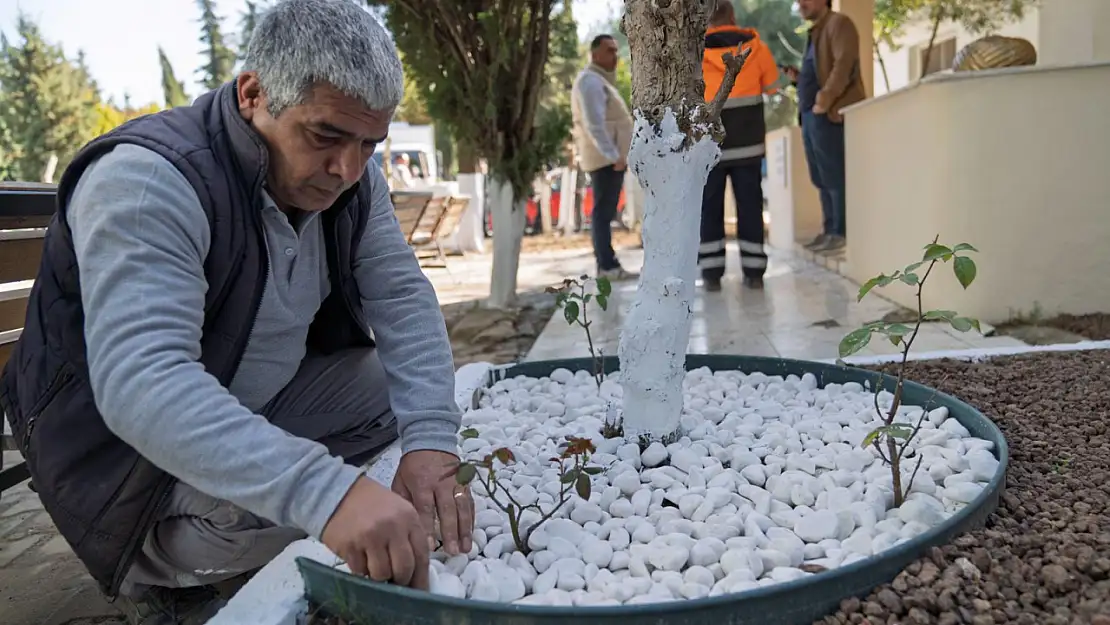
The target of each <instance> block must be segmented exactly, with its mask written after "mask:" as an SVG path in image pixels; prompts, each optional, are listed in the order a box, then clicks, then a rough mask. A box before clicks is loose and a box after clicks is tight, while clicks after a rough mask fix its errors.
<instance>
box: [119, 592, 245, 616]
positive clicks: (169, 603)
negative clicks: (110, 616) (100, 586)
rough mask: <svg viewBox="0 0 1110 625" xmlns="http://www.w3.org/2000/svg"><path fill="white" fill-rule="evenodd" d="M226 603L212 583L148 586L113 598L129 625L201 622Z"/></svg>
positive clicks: (214, 613) (213, 614)
mask: <svg viewBox="0 0 1110 625" xmlns="http://www.w3.org/2000/svg"><path fill="white" fill-rule="evenodd" d="M225 605H227V601H226V600H224V599H221V598H220V597H219V595H218V593H217V592H216V589H215V588H213V587H211V586H197V587H194V588H161V587H158V586H150V587H148V588H147V589H146V590H144V591H143V593H142V594H141V595H140V596H139V597H137V598H131V597H125V596H120V597H119V598H117V599H116V601H115V606H116V608H118V609H119V610H120V611H121V612H123V614H124V616H125V617H126V618H127V622H128V623H129V624H130V625H202V624H203V623H207V622H208V621H209V620H210V619H211V618H212V617H214V616H215V615H216V613H217V612H219V611H220V609H221V608H223V607H224V606H225Z"/></svg>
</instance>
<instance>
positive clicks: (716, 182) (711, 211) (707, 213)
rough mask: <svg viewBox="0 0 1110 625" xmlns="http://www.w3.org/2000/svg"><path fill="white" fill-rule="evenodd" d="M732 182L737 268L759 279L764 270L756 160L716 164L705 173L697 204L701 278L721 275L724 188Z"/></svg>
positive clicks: (759, 177)
mask: <svg viewBox="0 0 1110 625" xmlns="http://www.w3.org/2000/svg"><path fill="white" fill-rule="evenodd" d="M728 179H731V180H732V194H733V197H734V198H735V199H736V235H737V237H736V238H738V239H739V245H740V267H741V269H742V270H743V272H744V275H745V276H748V277H752V278H762V277H763V273H764V272H765V271H766V270H767V254H766V252H764V250H763V174H762V169H761V167H760V161H759V160H756V161H755V162H751V163H748V162H742V163H737V162H731V163H728V162H726V163H719V164H717V166H716V167H714V168H713V169H712V170H710V171H709V179H708V180H707V181H706V183H705V192H704V193H703V194H702V203H701V246H700V247H699V248H698V268H699V269H701V275H702V277H705V278H710V279H718V280H719V279H720V278H721V276H723V275H725V187H726V180H728Z"/></svg>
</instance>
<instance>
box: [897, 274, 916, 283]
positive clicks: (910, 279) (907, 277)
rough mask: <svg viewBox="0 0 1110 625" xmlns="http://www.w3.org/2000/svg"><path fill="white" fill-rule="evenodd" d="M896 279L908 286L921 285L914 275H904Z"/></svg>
mask: <svg viewBox="0 0 1110 625" xmlns="http://www.w3.org/2000/svg"><path fill="white" fill-rule="evenodd" d="M898 279H899V280H901V281H902V282H905V283H906V284H908V285H910V286H917V285H918V284H920V283H921V279H920V278H918V277H917V274H916V273H904V274H902V275H900V276H898Z"/></svg>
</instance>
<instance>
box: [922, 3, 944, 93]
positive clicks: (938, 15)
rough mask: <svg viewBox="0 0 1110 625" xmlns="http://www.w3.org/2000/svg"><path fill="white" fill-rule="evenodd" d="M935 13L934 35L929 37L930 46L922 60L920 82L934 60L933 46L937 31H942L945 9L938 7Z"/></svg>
mask: <svg viewBox="0 0 1110 625" xmlns="http://www.w3.org/2000/svg"><path fill="white" fill-rule="evenodd" d="M934 11H935V13H934V14H933V34H931V35H929V46H928V47H927V48H925V58H924V59H922V60H921V75H920V76H918V77H917V79H918V80H921V79H922V78H925V76H926V74H925V72H927V71H929V61H931V60H933V44H934V43H936V40H937V31H938V30H940V23H941V22H942V21H944V9H943V8H940V7H937V8H936V9H934Z"/></svg>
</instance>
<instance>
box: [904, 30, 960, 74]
mask: <svg viewBox="0 0 1110 625" xmlns="http://www.w3.org/2000/svg"><path fill="white" fill-rule="evenodd" d="M915 50H916V52H917V54H916V56H915V57H911V58H913V59H914V61H915V63H914V65H915V66H916V69H917V71H916V72H915V73H916V74H917V76H918V78H924V77H926V76H928V75H929V74H933V73H936V72H940V71H944V70H946V69H951V68H952V63H953V62H954V61H955V60H956V38H955V37H951V38H948V39H943V40H940V41H936V42H934V43H933V51H932V52H929V44H925V45H921V46H917V47H916V49H915ZM926 53H928V56H929V65H928V67H926V65H925V56H926Z"/></svg>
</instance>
